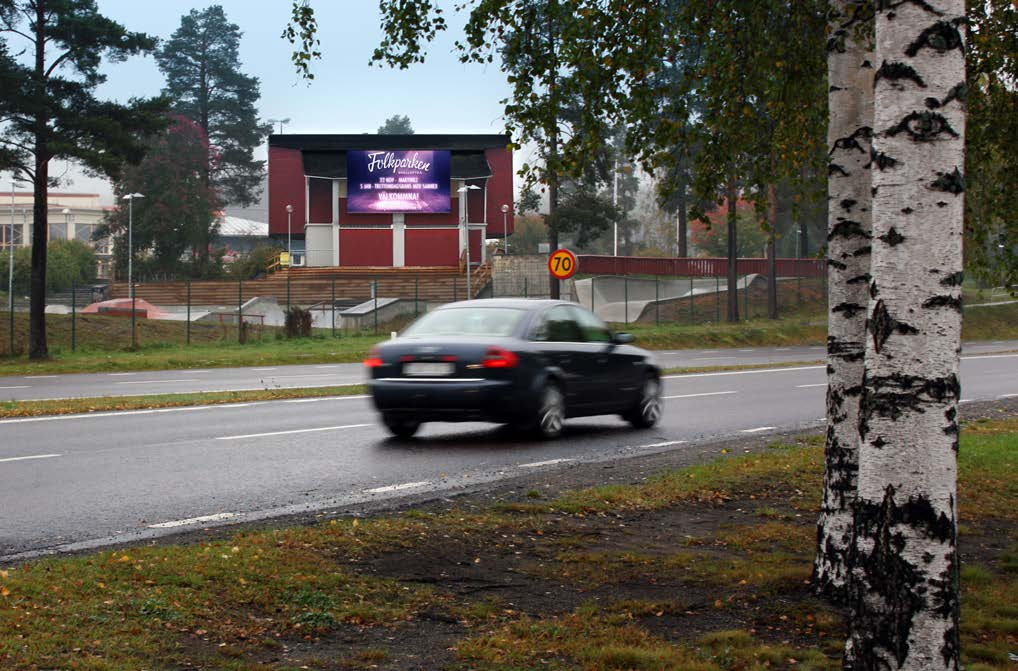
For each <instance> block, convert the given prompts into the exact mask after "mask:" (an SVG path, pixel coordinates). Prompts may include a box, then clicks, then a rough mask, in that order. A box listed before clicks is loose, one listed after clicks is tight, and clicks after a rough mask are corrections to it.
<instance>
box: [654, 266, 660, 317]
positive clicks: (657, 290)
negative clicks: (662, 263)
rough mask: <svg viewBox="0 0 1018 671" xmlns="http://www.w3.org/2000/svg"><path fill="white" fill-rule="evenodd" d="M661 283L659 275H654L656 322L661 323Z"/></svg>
mask: <svg viewBox="0 0 1018 671" xmlns="http://www.w3.org/2000/svg"><path fill="white" fill-rule="evenodd" d="M660 285H661V283H660V282H659V281H658V276H657V275H655V276H654V323H655V324H660V323H661V286H660Z"/></svg>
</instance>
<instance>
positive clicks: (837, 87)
mask: <svg viewBox="0 0 1018 671" xmlns="http://www.w3.org/2000/svg"><path fill="white" fill-rule="evenodd" d="M827 90H828V91H832V92H833V91H844V90H845V89H844V88H842V87H840V86H831V87H830V88H829V89H827Z"/></svg>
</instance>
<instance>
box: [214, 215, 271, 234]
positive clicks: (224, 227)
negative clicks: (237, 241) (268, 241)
mask: <svg viewBox="0 0 1018 671" xmlns="http://www.w3.org/2000/svg"><path fill="white" fill-rule="evenodd" d="M219 235H220V237H224V238H242V237H251V238H267V237H269V225H268V224H264V223H262V222H260V221H251V220H250V219H242V218H241V217H231V216H222V217H220V218H219Z"/></svg>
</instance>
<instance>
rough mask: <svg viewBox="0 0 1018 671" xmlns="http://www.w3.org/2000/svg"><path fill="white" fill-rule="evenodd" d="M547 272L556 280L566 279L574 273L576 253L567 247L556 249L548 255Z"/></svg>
mask: <svg viewBox="0 0 1018 671" xmlns="http://www.w3.org/2000/svg"><path fill="white" fill-rule="evenodd" d="M548 272H550V273H551V276H552V277H554V278H555V279H557V280H568V279H569V278H570V277H572V276H573V275H574V274H575V273H576V255H575V254H573V253H572V252H571V251H569V250H568V249H556V250H555V251H554V252H552V255H551V256H549V257H548Z"/></svg>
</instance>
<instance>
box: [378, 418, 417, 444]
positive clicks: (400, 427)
mask: <svg viewBox="0 0 1018 671" xmlns="http://www.w3.org/2000/svg"><path fill="white" fill-rule="evenodd" d="M384 422H385V428H387V429H389V433H391V434H392V435H394V436H396V437H397V438H403V439H406V438H412V437H413V436H414V434H415V433H417V430H418V429H419V428H421V423H420V422H415V421H413V420H405V419H403V420H401V419H388V418H386V419H385V420H384Z"/></svg>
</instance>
